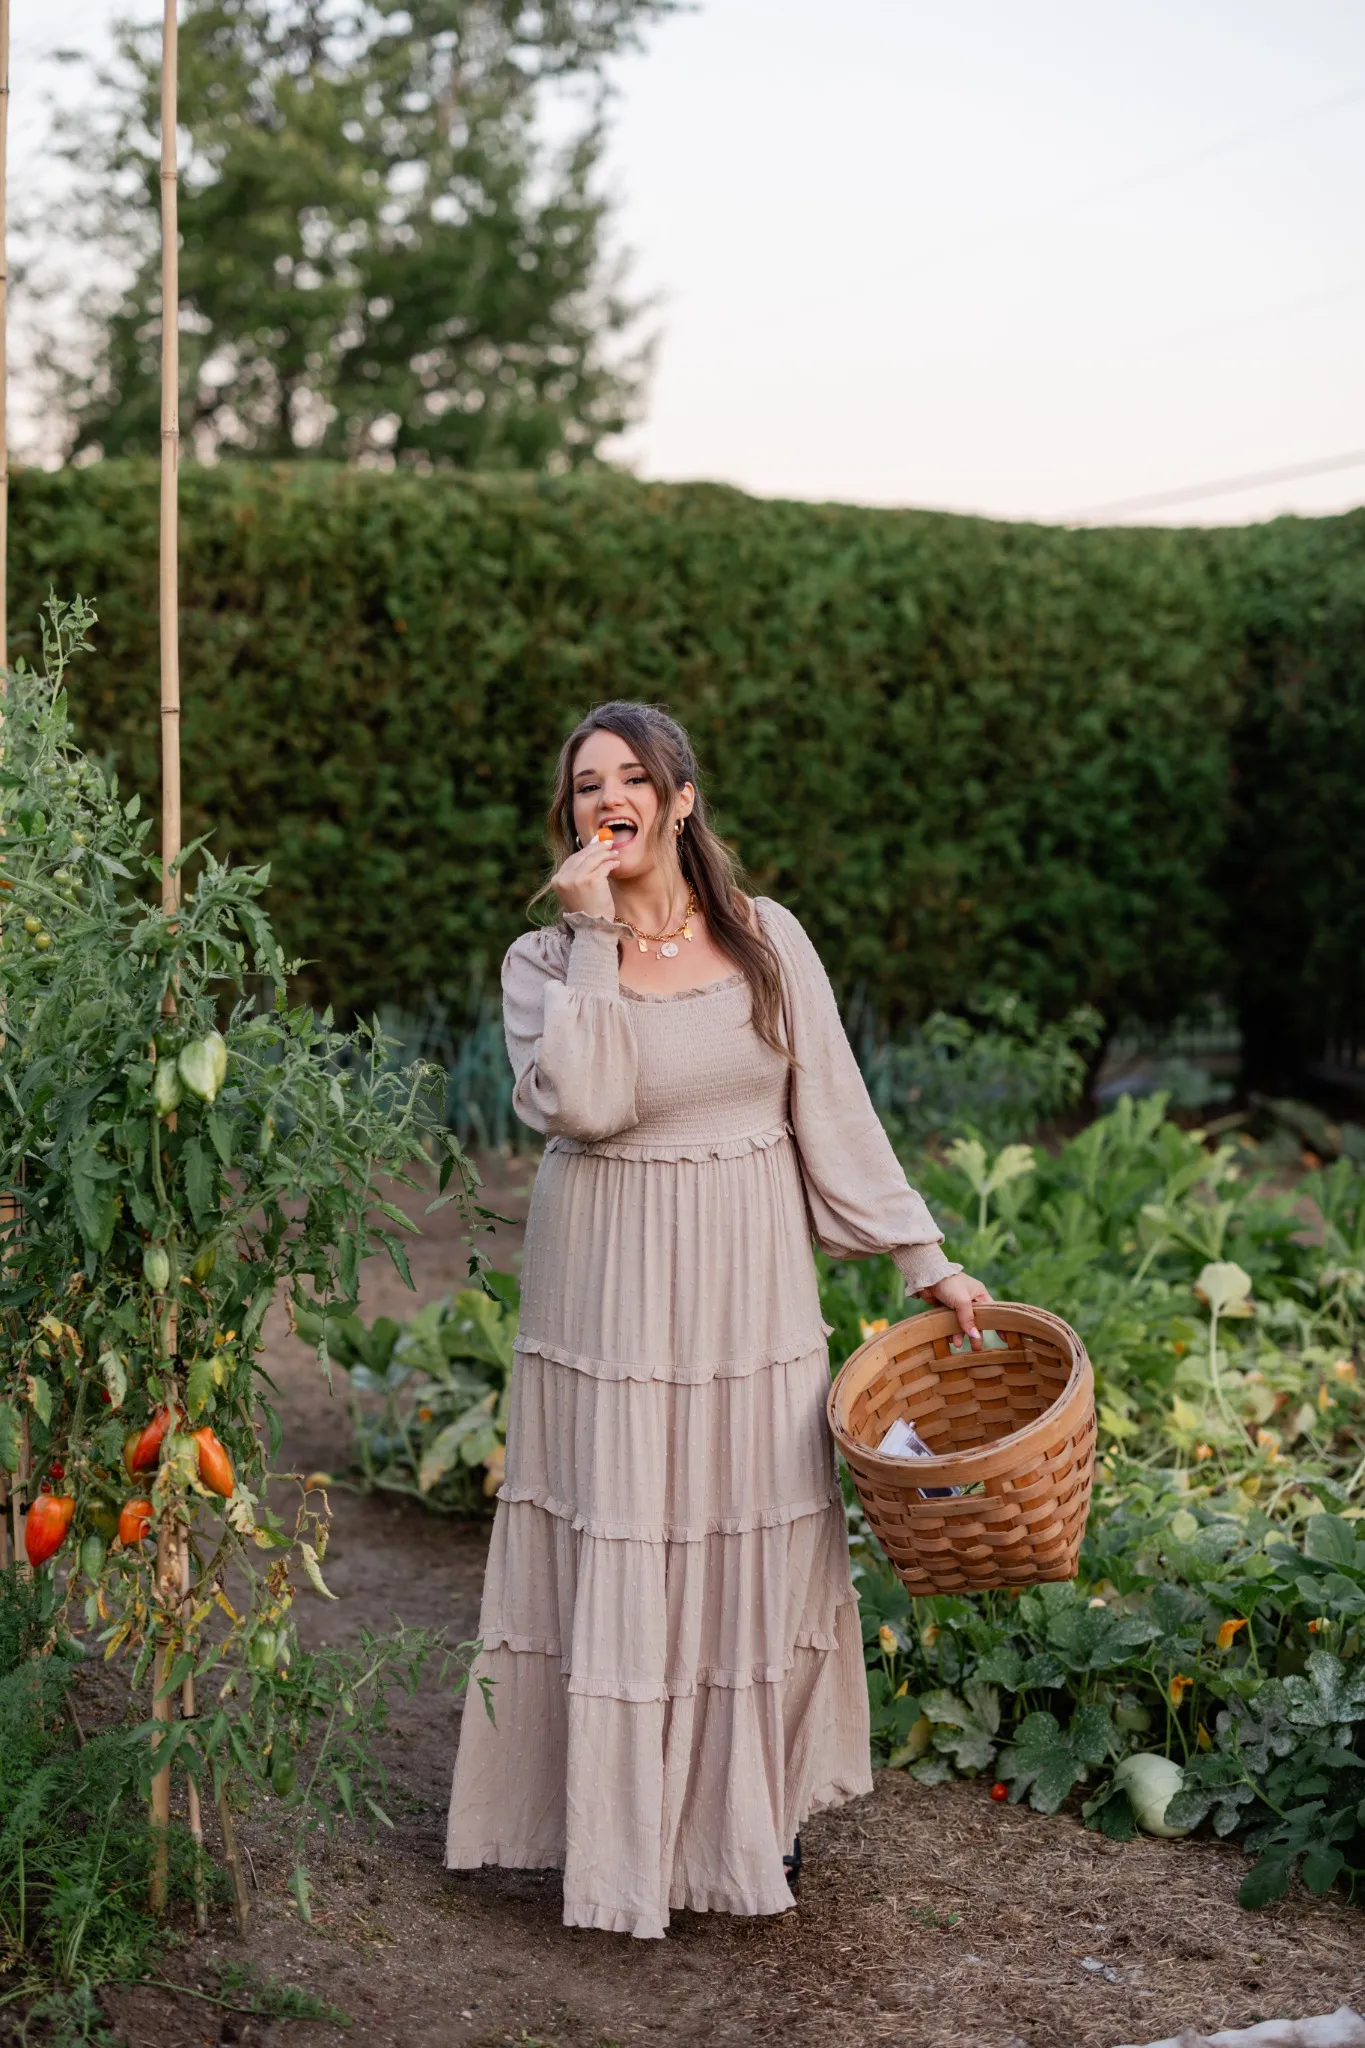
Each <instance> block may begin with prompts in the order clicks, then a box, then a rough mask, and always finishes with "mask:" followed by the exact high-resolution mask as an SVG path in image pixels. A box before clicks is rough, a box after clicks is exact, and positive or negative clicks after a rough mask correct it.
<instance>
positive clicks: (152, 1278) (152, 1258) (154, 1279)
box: [142, 1244, 171, 1294]
mask: <svg viewBox="0 0 1365 2048" xmlns="http://www.w3.org/2000/svg"><path fill="white" fill-rule="evenodd" d="M142 1277H143V1279H144V1280H145V1281H146V1282H147V1285H148V1286H149V1287H150V1288H151V1289H152V1291H153V1293H155V1294H164V1293H165V1292H166V1289H167V1288H168V1287H169V1286H170V1284H171V1258H170V1253H169V1252H168V1251H167V1250H166V1247H165V1245H164V1244H149V1245H148V1247H147V1249H146V1251H145V1252H144V1253H143V1254H142Z"/></svg>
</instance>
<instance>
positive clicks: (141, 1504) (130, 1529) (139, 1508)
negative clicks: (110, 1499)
mask: <svg viewBox="0 0 1365 2048" xmlns="http://www.w3.org/2000/svg"><path fill="white" fill-rule="evenodd" d="M151 1526H152V1504H151V1502H150V1501H149V1500H127V1501H125V1502H124V1503H123V1508H122V1510H121V1512H120V1514H119V1518H118V1540H119V1542H120V1543H121V1544H122V1545H123V1547H124V1549H125V1550H131V1549H132V1548H133V1545H134V1544H135V1543H141V1541H142V1539H143V1537H144V1536H145V1535H146V1534H147V1531H148V1530H149V1529H150V1528H151Z"/></svg>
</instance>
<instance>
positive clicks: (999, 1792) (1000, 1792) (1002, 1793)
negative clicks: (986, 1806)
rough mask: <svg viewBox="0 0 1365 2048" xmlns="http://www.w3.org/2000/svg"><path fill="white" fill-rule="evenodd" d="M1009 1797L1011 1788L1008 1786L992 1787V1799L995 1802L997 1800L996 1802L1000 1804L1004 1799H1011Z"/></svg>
mask: <svg viewBox="0 0 1365 2048" xmlns="http://www.w3.org/2000/svg"><path fill="white" fill-rule="evenodd" d="M1009 1796H1010V1788H1009V1786H1008V1785H992V1786H991V1798H992V1799H994V1800H995V1801H996V1802H997V1803H998V1802H999V1801H1000V1800H1002V1799H1008V1798H1009Z"/></svg>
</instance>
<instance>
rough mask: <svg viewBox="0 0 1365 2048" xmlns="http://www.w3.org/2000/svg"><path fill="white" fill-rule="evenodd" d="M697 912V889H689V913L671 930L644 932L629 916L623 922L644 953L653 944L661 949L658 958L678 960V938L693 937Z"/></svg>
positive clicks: (656, 957)
mask: <svg viewBox="0 0 1365 2048" xmlns="http://www.w3.org/2000/svg"><path fill="white" fill-rule="evenodd" d="M696 914H697V897H696V891H695V890H692V889H689V890H688V892H687V913H686V915H685V917H684V918H683V921H682V923H681V924H679V925H675V926H674V927H673V929H672V931H671V932H642V931H641V930H640V927H639V926H638V925H636V924H632V923H631V921H630V919H629V918H628V917H623V918H622V919H621V922H622V924H623V925H624V926H625V928H626V930H627V931H628V932H629V933H630V935H631V937H632V938H633V939H634V941H635V943H636V945H637V946H638V947H639V948H640V951H641V952H642V953H647V952H648V951H649V949H650V947H651V946H657V947H658V949H659V950H658V952H657V953H656V954H655V955H654V958H655V959H656V960H676V959H677V957H678V940H679V939H680V938H682V939H690V938H691V936H692V920H693V918H694V917H695V916H696Z"/></svg>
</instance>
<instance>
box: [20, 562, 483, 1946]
mask: <svg viewBox="0 0 1365 2048" xmlns="http://www.w3.org/2000/svg"><path fill="white" fill-rule="evenodd" d="M94 617H95V615H94V611H93V609H92V607H91V606H90V605H88V604H87V603H84V602H83V601H81V600H79V599H78V600H76V601H75V602H74V603H71V604H61V603H58V602H57V601H56V600H52V601H50V602H49V605H48V608H47V616H46V618H45V620H44V626H43V650H44V657H43V664H42V668H41V670H40V671H39V672H34V671H30V670H28V669H26V668H24V667H22V666H21V667H19V668H18V669H16V670H15V671H14V672H13V673H12V674H11V676H10V678H9V686H8V697H7V701H6V703H5V707H4V731H3V759H2V760H0V822H2V823H3V840H0V905H3V908H0V926H2V929H3V943H0V1002H2V1003H3V1034H4V1040H3V1048H2V1049H0V1188H2V1189H3V1190H4V1191H6V1192H7V1193H8V1194H9V1195H10V1197H11V1198H12V1200H13V1202H14V1204H15V1205H16V1208H17V1215H16V1218H15V1221H14V1222H13V1224H12V1225H11V1227H10V1229H9V1232H8V1236H7V1240H6V1245H5V1256H4V1259H3V1261H2V1262H0V1473H4V1474H6V1475H8V1482H9V1486H10V1488H11V1491H12V1492H13V1493H14V1509H15V1512H14V1516H13V1520H14V1525H15V1535H16V1537H17V1536H18V1533H19V1532H18V1524H19V1514H18V1507H19V1504H20V1499H21V1497H22V1493H23V1492H24V1490H25V1489H26V1491H27V1494H28V1499H29V1505H28V1513H27V1521H26V1528H25V1531H24V1534H25V1537H26V1539H27V1544H26V1547H27V1548H28V1551H29V1555H30V1562H31V1563H32V1564H34V1565H36V1566H37V1567H38V1568H39V1569H44V1570H46V1569H50V1568H51V1567H49V1566H48V1564H47V1559H48V1557H49V1556H51V1557H52V1558H53V1559H54V1567H55V1568H56V1569H57V1570H58V1571H59V1572H60V1574H61V1575H62V1577H63V1578H64V1591H62V1592H61V1593H60V1594H59V1592H58V1589H57V1586H56V1584H55V1583H54V1589H53V1595H52V1601H51V1603H50V1605H51V1609H52V1611H53V1614H54V1621H58V1620H62V1619H70V1620H80V1621H83V1623H84V1626H85V1627H86V1628H87V1629H88V1630H90V1631H92V1632H95V1633H96V1634H98V1636H99V1637H100V1639H101V1640H102V1641H103V1643H104V1646H105V1654H106V1656H108V1657H113V1656H116V1655H119V1654H120V1653H125V1654H126V1655H127V1656H128V1658H129V1659H130V1664H131V1677H132V1682H133V1683H134V1685H139V1684H141V1683H142V1682H143V1681H144V1680H145V1678H146V1676H147V1674H148V1672H149V1669H151V1667H152V1663H153V1659H154V1658H155V1683H154V1687H153V1690H154V1695H155V1712H156V1713H157V1715H158V1716H159V1717H160V1718H161V1722H162V1725H161V1727H160V1728H159V1730H158V1731H157V1739H158V1741H159V1743H160V1745H161V1746H160V1748H159V1749H158V1751H157V1760H158V1766H159V1768H160V1769H162V1770H165V1769H167V1768H168V1767H169V1764H170V1761H171V1760H172V1758H173V1757H175V1756H177V1755H179V1756H180V1757H181V1760H182V1761H183V1762H184V1763H185V1764H186V1767H187V1769H188V1771H189V1773H190V1778H191V1788H192V1789H191V1801H190V1805H191V1823H192V1825H193V1823H194V1820H195V1815H196V1812H197V1797H196V1796H195V1791H194V1788H195V1787H197V1783H198V1782H199V1780H201V1779H203V1778H204V1777H205V1776H206V1775H208V1776H209V1777H211V1779H212V1783H213V1787H214V1790H215V1792H216V1793H217V1794H218V1795H220V1814H222V1816H223V1821H224V1829H225V1833H230V1824H229V1815H228V1810H227V1807H226V1804H225V1803H223V1801H222V1798H221V1795H222V1793H223V1789H224V1785H225V1780H226V1774H227V1772H228V1769H229V1767H230V1766H231V1765H236V1766H237V1767H239V1768H240V1769H242V1770H244V1771H245V1772H246V1773H247V1774H248V1776H250V1777H251V1778H253V1779H254V1780H255V1782H256V1783H257V1784H259V1785H262V1786H264V1785H265V1784H267V1783H269V1782H270V1780H271V1777H272V1775H273V1776H274V1778H275V1779H276V1781H277V1784H279V1783H283V1781H284V1779H285V1778H286V1777H287V1776H288V1773H287V1772H282V1771H281V1770H280V1767H279V1756H278V1754H276V1755H275V1757H274V1760H273V1762H272V1756H271V1751H272V1748H273V1747H274V1743H275V1733H274V1732H273V1731H278V1730H279V1729H280V1728H282V1727H284V1728H287V1729H288V1731H289V1743H290V1747H291V1751H292V1750H293V1749H296V1748H299V1747H301V1746H303V1745H304V1744H305V1743H306V1741H307V1740H308V1737H309V1732H310V1730H312V1729H314V1728H316V1727H322V1728H325V1729H326V1731H327V1737H328V1754H327V1755H325V1757H324V1763H323V1780H322V1784H321V1786H319V1784H318V1782H317V1781H316V1779H315V1778H314V1777H313V1776H310V1778H309V1786H310V1799H313V1800H315V1799H317V1798H318V1797H320V1796H321V1794H322V1792H323V1791H324V1790H326V1788H327V1787H328V1786H330V1787H331V1790H332V1792H333V1793H334V1794H335V1798H336V1800H337V1802H338V1803H339V1804H340V1805H341V1806H342V1807H343V1808H345V1809H350V1808H351V1807H352V1805H353V1803H354V1800H355V1798H356V1796H357V1794H356V1786H355V1777H354V1767H355V1765H356V1762H357V1757H356V1756H355V1755H349V1754H347V1753H346V1748H345V1742H344V1740H342V1739H341V1738H342V1737H344V1735H345V1732H346V1730H347V1729H352V1730H362V1729H363V1718H364V1717H363V1715H362V1714H361V1713H360V1710H359V1709H358V1708H357V1706H356V1701H355V1697H354V1687H353V1683H352V1682H351V1681H349V1680H347V1679H346V1678H345V1676H344V1674H341V1675H339V1676H338V1675H336V1674H333V1676H334V1679H335V1682H334V1683H333V1682H329V1678H328V1667H327V1666H326V1664H325V1661H322V1662H320V1661H319V1660H316V1659H309V1660H301V1659H300V1658H299V1656H298V1652H297V1646H296V1643H295V1638H294V1632H293V1628H292V1624H291V1622H290V1619H289V1610H290V1606H291V1603H292V1600H293V1597H294V1590H295V1587H296V1585H297V1584H298V1583H299V1582H300V1579H301V1578H302V1579H304V1580H307V1581H308V1582H309V1583H311V1585H312V1586H313V1587H314V1589H315V1590H316V1591H317V1592H319V1593H320V1594H325V1593H326V1586H325V1582H324V1580H323V1577H322V1571H321V1564H322V1559H323V1556H324V1553H325V1547H326V1533H327V1514H326V1501H325V1495H323V1494H321V1493H320V1492H318V1491H316V1490H314V1491H312V1492H309V1491H308V1490H307V1489H306V1488H304V1487H303V1486H302V1485H300V1487H299V1491H298V1494H297V1499H296V1504H295V1507H294V1510H293V1512H292V1514H281V1513H279V1512H277V1511H276V1509H274V1508H272V1506H271V1505H270V1504H269V1501H268V1499H267V1478H268V1476H269V1474H268V1468H269V1465H270V1462H271V1460H272V1459H273V1458H274V1457H275V1455H276V1454H277V1452H278V1449H279V1444H280V1429H279V1423H278V1420H277V1418H276V1416H275V1413H274V1411H273V1409H272V1408H271V1406H270V1403H269V1401H268V1399H267V1398H266V1390H267V1387H268V1382H267V1381H266V1379H265V1377H264V1375H263V1372H262V1369H261V1367H260V1364H259V1354H260V1349H261V1342H262V1334H261V1333H262V1325H263V1322H264V1318H265V1315H266V1311H267V1310H268V1308H269V1307H270V1305H271V1303H272V1301H273V1300H274V1299H275V1298H276V1295H277V1293H279V1292H280V1291H281V1290H282V1289H284V1290H287V1291H289V1292H290V1293H291V1294H293V1295H294V1296H295V1297H296V1298H297V1299H298V1300H299V1301H301V1302H309V1303H317V1304H320V1305H321V1306H322V1307H323V1308H324V1309H326V1310H329V1311H330V1310H336V1311H339V1312H342V1313H344V1312H346V1311H347V1310H349V1309H352V1308H353V1307H354V1305H355V1301H356V1295H357V1288H358V1276H359V1271H360V1264H361V1261H362V1260H363V1259H364V1258H365V1257H366V1256H367V1254H368V1253H370V1252H371V1251H373V1250H378V1249H381V1248H382V1249H384V1250H386V1251H387V1252H388V1254H389V1255H390V1257H391V1258H392V1259H393V1261H394V1264H395V1265H396V1266H397V1268H398V1270H399V1271H400V1273H402V1274H403V1275H404V1277H405V1278H407V1277H408V1275H407V1262H406V1258H405V1255H404V1251H403V1246H402V1241H401V1236H400V1235H399V1233H400V1232H401V1231H402V1230H404V1229H406V1228H408V1227H409V1226H408V1225H407V1223H406V1219H405V1218H404V1216H403V1214H402V1211H401V1210H400V1209H398V1208H397V1207H396V1206H395V1205H394V1204H393V1203H392V1202H391V1201H389V1200H388V1199H387V1198H386V1197H385V1195H384V1193H383V1192H382V1183H383V1182H384V1181H386V1180H389V1181H394V1180H397V1181H399V1182H407V1184H409V1185H412V1184H414V1181H413V1176H414V1174H415V1173H416V1171H417V1170H418V1169H422V1170H423V1171H425V1170H428V1169H429V1168H430V1166H431V1165H432V1164H439V1174H440V1188H441V1196H440V1199H441V1200H450V1199H455V1200H458V1201H460V1202H462V1203H463V1204H464V1205H465V1207H466V1209H467V1210H469V1211H471V1212H472V1207H473V1189H474V1176H473V1172H472V1169H471V1167H470V1166H469V1163H468V1162H467V1160H466V1159H465V1157H464V1155H463V1153H462V1151H461V1149H460V1147H459V1145H458V1143H457V1142H456V1141H455V1139H454V1138H453V1137H452V1136H451V1134H450V1133H449V1132H448V1131H447V1130H446V1129H445V1128H444V1126H443V1125H442V1123H441V1122H440V1120H439V1117H438V1114H437V1108H438V1105H439V1088H437V1089H436V1090H433V1088H432V1086H431V1081H432V1076H431V1074H430V1071H429V1070H425V1069H422V1068H420V1067H414V1068H408V1069H402V1070H396V1069H395V1068H394V1067H393V1064H392V1060H391V1058H390V1057H389V1056H388V1053H387V1050H386V1047H385V1044H384V1042H383V1041H382V1039H381V1038H380V1037H379V1035H378V1034H377V1032H376V1031H374V1030H372V1029H369V1028H365V1027H361V1028H359V1029H356V1030H354V1031H351V1032H349V1033H343V1032H340V1031H338V1030H337V1029H336V1028H335V1027H334V1025H333V1023H332V1021H331V1020H330V1018H329V1017H323V1018H321V1019H319V1018H318V1017H317V1016H315V1015H314V1013H313V1012H312V1010H311V1009H309V1008H307V1007H299V1006H291V1005H290V1003H289V1000H288V996H287V992H286V990H287V981H288V976H289V973H290V966H289V963H287V962H286V961H285V960H284V959H283V958H282V956H281V953H280V949H279V947H278V945H277V943H276V941H275V938H274V935H273V932H272V930H271V926H270V922H269V920H268V918H267V917H266V915H265V913H264V911H263V909H262V907H261V901H260V898H261V894H262V891H263V889H264V887H265V884H266V881H267V879H268V875H267V871H266V870H265V869H249V868H231V867H228V866H225V865H223V864H222V863H220V862H218V861H217V860H215V859H214V857H213V855H212V853H211V852H210V851H209V850H208V849H207V848H206V847H205V846H204V845H203V844H202V843H200V844H197V845H195V846H191V847H189V848H187V849H186V850H185V854H184V856H183V858H182V862H181V866H182V870H183V867H184V865H185V863H188V862H190V861H193V863H194V879H193V882H192V884H191V885H190V886H188V887H187V888H186V889H185V892H184V900H183V903H182V905H181V907H180V909H179V910H178V911H177V912H176V913H175V915H174V916H173V917H168V916H167V915H166V914H164V913H163V911H162V909H161V908H159V907H154V906H153V905H152V904H151V903H150V902H149V900H148V898H149V896H150V894H151V892H152V891H153V889H155V888H156V887H157V886H158V885H159V882H160V866H159V863H158V862H157V861H156V860H155V859H153V858H152V857H150V855H149V853H148V851H147V848H146V839H147V834H148V829H149V828H148V823H147V821H146V820H144V819H143V817H142V816H141V813H140V807H139V803H138V799H137V798H136V796H133V797H131V798H129V799H128V800H127V801H126V802H124V801H121V800H120V798H119V795H118V792H117V790H116V788H115V786H114V784H113V782H112V780H111V779H110V778H109V777H108V776H107V775H106V774H105V773H104V772H103V770H102V769H101V768H100V767H99V766H98V765H96V764H95V763H94V762H93V761H91V760H89V759H87V758H85V757H83V756H82V754H81V753H80V751H79V750H78V749H77V748H76V747H75V745H74V744H73V739H72V729H71V725H70V720H69V717H68V712H67V702H66V697H65V674H66V670H67V667H68V664H69V662H70V660H71V658H72V656H73V654H77V653H79V652H81V651H82V650H84V649H85V648H86V647H88V645H89V640H88V633H89V629H90V627H91V626H92V625H93V623H94ZM318 1351H319V1357H320V1360H321V1362H322V1364H323V1366H324V1367H326V1365H327V1349H326V1339H325V1334H324V1335H323V1336H322V1338H321V1339H320V1342H319V1345H318ZM54 1539H55V1540H54ZM59 1602H60V1606H61V1612H60V1613H58V1612H57V1608H58V1605H59ZM403 1654H404V1655H406V1654H407V1652H406V1650H405V1651H404V1652H403ZM291 1674H297V1677H295V1676H291ZM305 1680H306V1683H305V1682H304V1681H305ZM196 1682H197V1683H198V1686H199V1688H200V1692H199V1695H198V1699H199V1702H200V1704H201V1705H207V1708H208V1710H207V1711H206V1712H200V1713H197V1714H194V1709H195V1705H196V1695H195V1693H194V1690H193V1688H194V1686H195V1684H196ZM206 1688H212V1700H211V1701H207V1700H206V1698H205V1689H206ZM291 1688H292V1691H291ZM177 1693H178V1694H180V1696H181V1699H182V1702H183V1704H184V1706H185V1708H186V1710H187V1713H188V1714H194V1718H186V1719H184V1720H181V1721H178V1722H175V1723H170V1722H169V1720H168V1719H167V1717H168V1716H169V1713H170V1703H171V1700H172V1698H173V1696H174V1695H176V1694H177ZM363 1746H364V1745H363V1742H362V1744H361V1750H362V1751H363ZM359 1761H360V1762H361V1763H362V1764H363V1755H361V1756H360V1758H359ZM329 1772H330V1773H331V1776H330V1777H329V1776H328V1773H329ZM377 1810H378V1809H377V1808H376V1811H377ZM228 1846H229V1858H231V1847H230V1843H229V1845H228ZM297 1890H298V1895H299V1901H300V1905H301V1906H304V1907H306V1879H302V1878H301V1879H300V1881H299V1883H298V1885H297Z"/></svg>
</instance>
